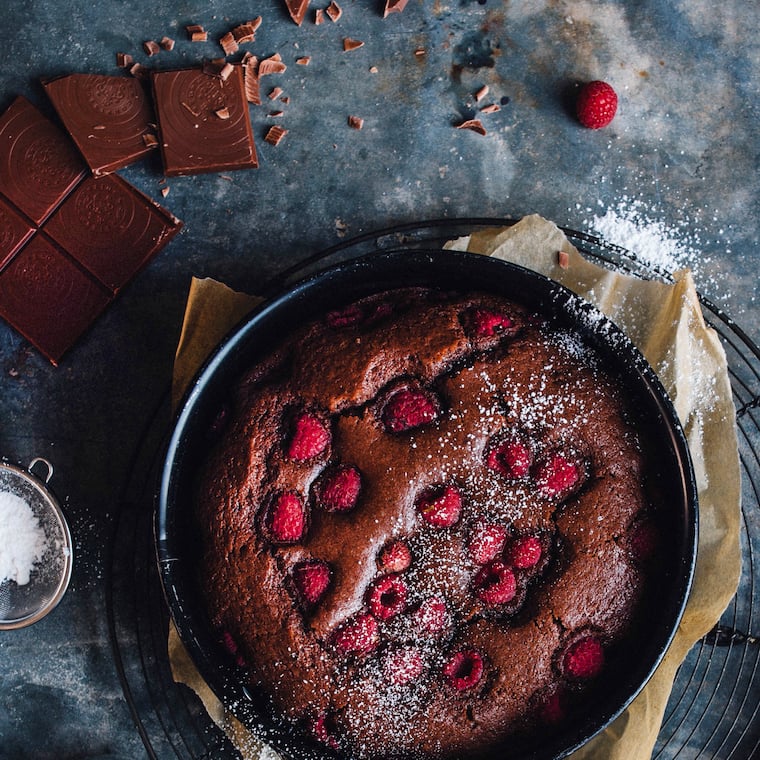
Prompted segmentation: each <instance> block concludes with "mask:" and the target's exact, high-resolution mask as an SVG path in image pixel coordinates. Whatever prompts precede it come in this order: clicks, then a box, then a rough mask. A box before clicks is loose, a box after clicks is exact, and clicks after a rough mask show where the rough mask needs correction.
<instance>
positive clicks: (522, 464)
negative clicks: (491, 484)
mask: <svg viewBox="0 0 760 760" xmlns="http://www.w3.org/2000/svg"><path fill="white" fill-rule="evenodd" d="M532 464H533V452H532V451H531V450H530V448H529V447H528V446H527V445H526V444H524V443H523V442H522V441H504V442H503V443H500V444H499V445H498V446H495V447H494V448H492V449H491V450H490V451H489V452H488V455H487V457H486V465H487V466H488V467H490V469H492V470H495V471H496V472H498V473H500V474H501V475H503V476H504V477H505V478H509V479H510V480H519V479H520V478H524V477H525V476H526V475H527V474H528V472H530V468H531V465H532Z"/></svg>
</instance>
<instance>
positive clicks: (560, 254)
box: [557, 251, 570, 269]
mask: <svg viewBox="0 0 760 760" xmlns="http://www.w3.org/2000/svg"><path fill="white" fill-rule="evenodd" d="M557 264H559V268H560V269H567V268H568V267H569V266H570V254H569V253H568V252H567V251H557Z"/></svg>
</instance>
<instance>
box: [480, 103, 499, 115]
mask: <svg viewBox="0 0 760 760" xmlns="http://www.w3.org/2000/svg"><path fill="white" fill-rule="evenodd" d="M497 111H501V106H499V104H498V103H489V104H488V105H487V106H483V108H481V109H480V113H496V112H497Z"/></svg>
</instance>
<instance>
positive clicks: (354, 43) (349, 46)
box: [343, 37, 364, 51]
mask: <svg viewBox="0 0 760 760" xmlns="http://www.w3.org/2000/svg"><path fill="white" fill-rule="evenodd" d="M363 45H364V43H363V42H362V41H361V40H354V39H351V37H344V38H343V50H344V51H349V50H358V49H359V48H360V47H362V46H363Z"/></svg>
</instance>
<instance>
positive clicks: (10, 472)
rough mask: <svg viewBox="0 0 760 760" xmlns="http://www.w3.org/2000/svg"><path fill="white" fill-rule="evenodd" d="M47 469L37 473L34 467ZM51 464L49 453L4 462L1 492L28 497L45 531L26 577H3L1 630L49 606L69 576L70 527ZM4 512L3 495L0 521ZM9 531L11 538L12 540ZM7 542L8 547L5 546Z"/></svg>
mask: <svg viewBox="0 0 760 760" xmlns="http://www.w3.org/2000/svg"><path fill="white" fill-rule="evenodd" d="M35 467H37V468H38V469H42V468H44V469H45V473H44V475H43V476H42V477H37V476H36V475H35V474H34V473H33V469H34V468H35ZM52 476H53V466H52V465H51V464H50V462H48V461H47V460H46V459H43V458H41V457H37V458H36V459H33V460H32V461H31V462H30V464H29V466H28V467H27V468H26V469H23V468H21V467H17V466H16V465H12V464H9V463H8V462H0V493H4V494H10V495H11V497H17V498H19V499H21V500H22V501H23V502H25V503H26V504H27V505H28V506H29V508H30V509H31V511H32V514H33V516H34V518H35V519H36V521H37V524H38V526H39V530H40V531H41V533H42V534H44V537H45V540H44V543H43V542H41V547H40V550H39V552H38V554H37V555H36V558H35V561H34V564H33V565H32V567H31V571H30V573H29V581H28V583H20V582H17V580H16V579H15V578H7V577H6V578H0V630H11V629H13V628H23V627H24V626H27V625H31V624H32V623H35V622H37V621H38V620H40V619H41V618H43V617H44V616H45V615H47V613H48V612H50V611H51V610H52V609H53V608H54V607H55V606H56V605H57V604H58V602H59V601H60V600H61V598H62V597H63V594H64V592H65V591H66V588H67V587H68V585H69V580H70V578H71V567H72V550H71V532H70V531H69V526H68V524H67V522H66V518H65V517H64V515H63V512H62V511H61V508H60V506H59V504H58V501H57V500H56V499H55V497H54V496H53V495H52V494H51V493H50V491H49V490H48V489H47V488H46V485H47V483H49V482H50V479H51V478H52ZM4 517H5V519H7V518H8V516H7V515H5V516H4V515H3V511H2V501H0V521H2V520H3V519H4ZM6 524H7V523H6ZM12 540H13V538H12V537H11V538H10V539H9V541H12ZM7 550H8V547H6V551H7Z"/></svg>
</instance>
